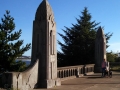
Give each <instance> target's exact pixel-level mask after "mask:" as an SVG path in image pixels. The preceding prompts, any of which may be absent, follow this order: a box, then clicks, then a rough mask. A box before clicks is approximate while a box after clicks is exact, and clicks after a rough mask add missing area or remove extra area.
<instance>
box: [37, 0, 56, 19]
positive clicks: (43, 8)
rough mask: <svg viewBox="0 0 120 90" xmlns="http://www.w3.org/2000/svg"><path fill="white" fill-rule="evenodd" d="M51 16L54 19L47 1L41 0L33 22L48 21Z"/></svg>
mask: <svg viewBox="0 0 120 90" xmlns="http://www.w3.org/2000/svg"><path fill="white" fill-rule="evenodd" d="M51 16H52V18H53V19H54V17H53V16H54V14H53V11H52V8H51V6H50V4H49V3H48V0H43V1H42V2H41V4H40V5H39V7H38V9H37V11H36V15H35V20H39V21H41V20H45V19H48V18H50V17H51Z"/></svg>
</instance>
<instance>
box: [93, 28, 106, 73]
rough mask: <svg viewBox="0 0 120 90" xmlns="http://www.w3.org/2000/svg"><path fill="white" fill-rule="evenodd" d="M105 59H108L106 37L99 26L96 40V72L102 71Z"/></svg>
mask: <svg viewBox="0 0 120 90" xmlns="http://www.w3.org/2000/svg"><path fill="white" fill-rule="evenodd" d="M103 59H106V37H105V35H104V32H103V29H102V28H101V27H99V28H98V31H97V35H96V40H95V72H101V68H102V67H101V64H102V61H103Z"/></svg>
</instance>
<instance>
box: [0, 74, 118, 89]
mask: <svg viewBox="0 0 120 90" xmlns="http://www.w3.org/2000/svg"><path fill="white" fill-rule="evenodd" d="M0 90H1V89H0ZM2 90H3V89H2ZM34 90H120V72H113V77H112V78H107V77H105V78H102V77H101V73H95V74H93V75H87V76H83V77H80V78H74V79H69V80H65V81H62V85H61V86H59V87H54V88H51V89H34Z"/></svg>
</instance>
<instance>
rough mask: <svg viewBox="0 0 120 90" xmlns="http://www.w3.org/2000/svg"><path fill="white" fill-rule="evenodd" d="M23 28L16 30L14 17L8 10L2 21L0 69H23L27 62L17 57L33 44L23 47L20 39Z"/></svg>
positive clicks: (0, 25)
mask: <svg viewBox="0 0 120 90" xmlns="http://www.w3.org/2000/svg"><path fill="white" fill-rule="evenodd" d="M21 33H22V30H19V31H15V23H14V18H13V17H11V16H10V12H9V11H6V14H4V17H3V18H1V23H0V71H22V70H23V68H25V63H23V62H16V58H17V57H20V56H22V54H24V52H25V51H27V50H29V49H30V47H31V44H27V45H26V46H25V47H24V46H23V47H21V46H22V44H23V40H18V39H19V37H20V36H21Z"/></svg>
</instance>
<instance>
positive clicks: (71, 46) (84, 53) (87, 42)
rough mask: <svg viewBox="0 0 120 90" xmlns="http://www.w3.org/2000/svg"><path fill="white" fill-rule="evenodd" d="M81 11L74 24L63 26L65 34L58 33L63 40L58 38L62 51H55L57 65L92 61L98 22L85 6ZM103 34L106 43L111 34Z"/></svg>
mask: <svg viewBox="0 0 120 90" xmlns="http://www.w3.org/2000/svg"><path fill="white" fill-rule="evenodd" d="M81 13H82V16H79V18H76V20H77V23H76V24H72V27H70V28H68V27H65V30H63V32H64V33H65V35H63V34H60V33H58V34H59V35H60V36H61V37H62V39H63V41H64V43H62V42H60V41H59V40H58V44H59V45H60V46H61V51H62V52H60V51H58V52H57V54H58V58H57V60H58V66H71V65H80V64H88V63H94V59H95V56H94V55H95V38H96V32H97V30H98V27H99V26H98V25H99V23H96V22H95V21H92V20H91V18H92V16H91V14H90V13H89V12H88V10H87V8H86V7H85V8H84V10H83V12H81ZM105 36H106V40H107V43H108V40H109V39H110V37H111V36H112V34H110V33H107V34H106V35H105ZM107 47H108V45H107Z"/></svg>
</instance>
